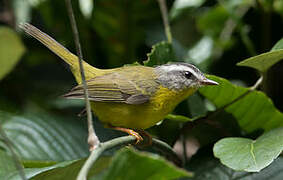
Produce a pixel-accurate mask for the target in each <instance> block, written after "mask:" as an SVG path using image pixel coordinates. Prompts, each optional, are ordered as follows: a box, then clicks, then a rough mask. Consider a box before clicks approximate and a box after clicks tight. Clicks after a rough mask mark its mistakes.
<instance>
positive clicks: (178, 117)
mask: <svg viewBox="0 0 283 180" xmlns="http://www.w3.org/2000/svg"><path fill="white" fill-rule="evenodd" d="M166 119H169V120H172V121H177V122H192V121H193V119H191V118H188V117H186V116H182V115H174V114H168V115H167V116H166Z"/></svg>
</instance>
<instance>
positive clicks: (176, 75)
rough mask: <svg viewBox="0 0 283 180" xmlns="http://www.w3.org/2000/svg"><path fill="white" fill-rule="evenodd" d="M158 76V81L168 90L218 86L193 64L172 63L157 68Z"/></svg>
mask: <svg viewBox="0 0 283 180" xmlns="http://www.w3.org/2000/svg"><path fill="white" fill-rule="evenodd" d="M155 72H156V74H157V75H158V78H157V81H158V82H159V83H160V84H161V85H162V86H164V87H167V88H168V89H172V90H176V91H183V90H187V89H191V88H192V89H197V88H199V87H201V86H204V85H218V83H217V82H215V81H212V80H210V79H208V78H206V77H205V76H204V74H203V73H202V72H201V71H200V70H199V69H198V68H196V67H195V66H194V65H192V64H188V63H172V64H164V65H161V66H157V67H155Z"/></svg>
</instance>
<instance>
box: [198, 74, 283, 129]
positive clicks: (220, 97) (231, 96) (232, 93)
mask: <svg viewBox="0 0 283 180" xmlns="http://www.w3.org/2000/svg"><path fill="white" fill-rule="evenodd" d="M208 77H209V78H210V79H212V80H215V81H217V82H218V83H219V86H213V87H212V86H210V87H208V86H207V87H203V88H200V93H201V94H202V95H203V96H205V97H206V98H207V99H209V100H210V101H211V102H212V103H213V104H215V105H216V107H217V108H223V107H224V110H225V111H226V112H228V113H231V114H232V115H233V116H234V118H235V119H236V120H237V122H238V124H239V125H240V127H241V128H242V129H243V130H245V131H246V132H252V131H255V130H258V129H264V130H271V129H273V128H276V127H279V126H282V125H283V114H282V113H281V112H280V111H278V110H277V109H276V108H275V106H274V104H273V103H272V101H271V99H270V98H268V97H267V96H266V95H265V94H264V93H262V92H260V91H251V92H248V91H249V89H248V88H244V87H240V86H236V85H233V84H232V83H230V82H229V81H227V80H226V79H223V78H220V77H216V76H208ZM244 94H246V95H244ZM241 96H242V97H241ZM239 97H240V98H239ZM237 98H239V99H237ZM235 100H237V101H235ZM233 101H235V102H233ZM232 102H233V103H232ZM230 103H232V104H230ZM228 104H230V105H229V106H227V107H226V105H228Z"/></svg>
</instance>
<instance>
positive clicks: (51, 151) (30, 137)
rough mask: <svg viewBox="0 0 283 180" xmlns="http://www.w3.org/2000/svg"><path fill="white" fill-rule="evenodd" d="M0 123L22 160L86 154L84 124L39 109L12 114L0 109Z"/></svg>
mask: <svg viewBox="0 0 283 180" xmlns="http://www.w3.org/2000/svg"><path fill="white" fill-rule="evenodd" d="M0 122H1V125H2V126H3V129H4V130H5V132H6V133H7V136H8V138H9V139H10V140H11V141H12V142H13V144H14V147H15V151H16V152H17V153H18V154H19V156H20V157H21V159H23V160H45V161H63V160H72V159H78V158H81V157H85V156H87V154H88V146H87V143H86V140H87V128H86V127H85V124H83V123H82V122H80V121H78V120H77V119H72V118H69V117H65V118H62V117H58V116H54V115H50V114H47V113H46V112H41V113H40V115H39V114H36V113H33V115H25V116H23V115H22V116H15V115H11V114H8V113H5V112H1V111H0Z"/></svg>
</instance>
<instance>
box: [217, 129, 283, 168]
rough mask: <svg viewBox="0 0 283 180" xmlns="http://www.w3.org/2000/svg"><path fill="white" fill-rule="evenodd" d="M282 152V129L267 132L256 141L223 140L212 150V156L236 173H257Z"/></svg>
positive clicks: (240, 139)
mask: <svg viewBox="0 0 283 180" xmlns="http://www.w3.org/2000/svg"><path fill="white" fill-rule="evenodd" d="M282 150H283V128H278V129H274V130H272V131H269V132H267V133H265V134H263V135H262V136H260V137H259V138H257V139H256V140H252V139H247V138H234V137H232V138H224V139H221V140H220V141H218V142H217V143H216V144H215V145H214V148H213V152H214V155H215V156H216V157H218V158H219V159H220V161H221V162H222V163H223V164H225V165H226V166H228V167H230V168H232V169H234V170H237V171H248V172H259V171H260V170H261V169H263V168H265V167H266V166H268V165H269V164H271V163H272V162H273V160H274V159H276V158H277V157H278V156H279V155H280V153H281V152H282Z"/></svg>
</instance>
